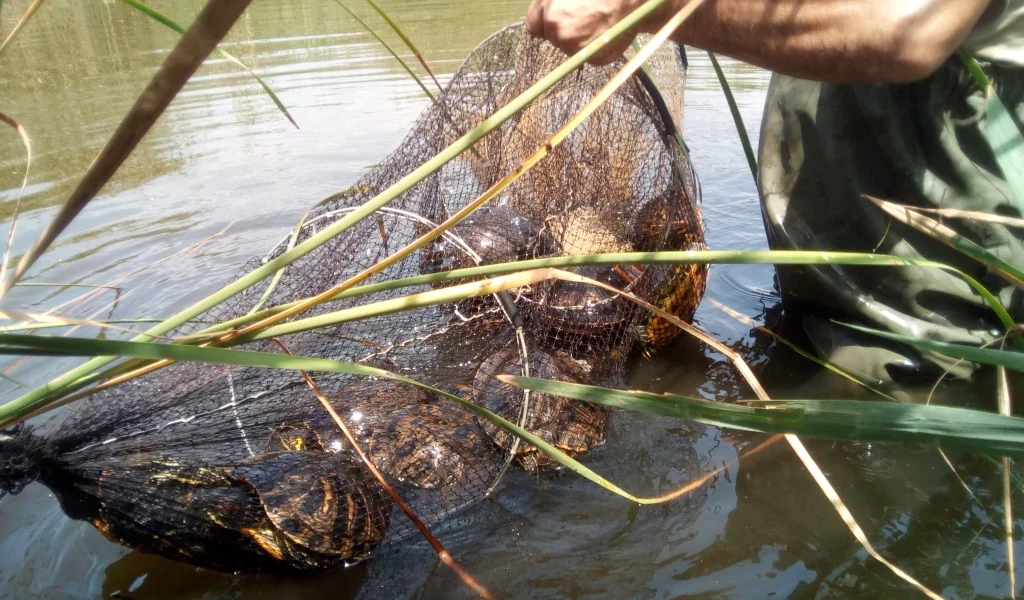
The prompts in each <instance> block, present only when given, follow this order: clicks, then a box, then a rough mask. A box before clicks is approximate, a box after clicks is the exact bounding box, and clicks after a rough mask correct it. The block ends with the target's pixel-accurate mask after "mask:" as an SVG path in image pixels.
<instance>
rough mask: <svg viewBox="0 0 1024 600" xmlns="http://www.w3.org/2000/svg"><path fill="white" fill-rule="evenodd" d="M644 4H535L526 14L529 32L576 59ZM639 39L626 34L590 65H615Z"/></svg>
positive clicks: (612, 0) (540, 0)
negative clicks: (613, 63) (634, 41)
mask: <svg viewBox="0 0 1024 600" xmlns="http://www.w3.org/2000/svg"><path fill="white" fill-rule="evenodd" d="M642 3H643V0H532V1H531V2H530V8H529V9H528V10H527V12H526V31H527V32H529V33H530V34H531V35H534V36H536V37H540V38H544V39H546V40H548V41H549V42H551V43H552V44H553V45H554V46H556V47H558V48H560V49H561V50H562V51H563V52H565V53H566V54H568V55H569V56H572V55H573V54H576V53H577V52H579V51H580V50H581V49H582V48H583V47H584V46H586V45H587V44H589V43H590V42H592V41H594V40H595V39H597V38H598V37H599V36H601V35H602V34H603V33H604V32H606V31H608V29H609V28H611V26H612V25H615V24H616V23H618V22H619V21H621V20H622V19H623V17H625V16H626V15H628V14H629V13H631V12H633V10H635V9H636V8H637V7H638V6H640V5H641V4H642ZM635 36H636V31H627V32H625V33H623V34H622V35H620V36H619V37H618V38H616V39H615V40H613V41H612V42H611V43H610V44H608V45H607V46H605V47H604V48H602V49H601V50H600V51H599V52H598V53H597V54H595V55H594V56H593V57H591V59H590V62H591V63H593V64H598V65H604V64H608V63H611V62H614V61H615V60H616V59H618V58H619V57H620V56H622V54H623V52H625V51H626V48H628V47H629V44H630V42H632V41H633V38H634V37H635Z"/></svg>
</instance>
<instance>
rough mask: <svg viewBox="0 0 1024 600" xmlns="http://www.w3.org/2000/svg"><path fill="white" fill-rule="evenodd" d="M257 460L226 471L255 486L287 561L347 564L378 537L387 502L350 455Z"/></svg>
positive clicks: (285, 454)
mask: <svg viewBox="0 0 1024 600" xmlns="http://www.w3.org/2000/svg"><path fill="white" fill-rule="evenodd" d="M257 459H258V460H254V461H247V462H246V463H245V464H243V465H241V466H238V467H234V468H232V469H231V474H232V475H234V476H236V477H240V478H242V479H244V480H245V481H247V482H248V483H249V484H250V485H252V487H253V488H254V489H255V490H256V493H257V495H258V496H259V499H260V502H261V504H262V506H263V509H264V511H265V512H266V515H267V518H268V519H269V521H270V522H271V523H272V524H273V526H274V527H275V528H276V530H277V532H280V534H283V539H282V536H279V535H275V536H274V539H276V540H279V541H283V542H284V543H283V544H281V545H280V546H279V547H280V549H281V550H282V553H283V554H286V555H289V556H290V557H291V558H292V560H298V559H305V560H307V561H308V562H313V564H318V562H317V561H322V560H331V559H334V562H338V561H344V562H347V563H353V562H356V561H359V560H363V559H365V558H367V557H368V556H369V554H370V552H371V551H372V549H373V548H374V547H375V546H376V545H377V544H378V543H379V542H380V541H381V540H382V539H383V538H384V535H385V533H386V532H387V528H388V523H389V521H390V516H391V500H390V498H389V497H388V496H387V495H386V494H385V493H384V491H383V490H382V489H381V488H380V486H379V485H378V484H377V482H376V481H374V480H372V479H371V478H372V475H370V474H369V473H368V472H367V471H366V470H365V469H364V468H362V465H360V464H357V463H355V462H354V461H353V460H352V459H354V457H353V456H352V455H351V454H350V453H339V454H334V453H330V454H327V453H322V452H275V453H271V454H266V455H263V456H259V457H257ZM275 533H276V532H275ZM254 535H255V534H254ZM266 541H269V540H266ZM271 550H272V547H270V548H268V552H269V551H271ZM311 558H312V559H313V560H312V561H310V559H311Z"/></svg>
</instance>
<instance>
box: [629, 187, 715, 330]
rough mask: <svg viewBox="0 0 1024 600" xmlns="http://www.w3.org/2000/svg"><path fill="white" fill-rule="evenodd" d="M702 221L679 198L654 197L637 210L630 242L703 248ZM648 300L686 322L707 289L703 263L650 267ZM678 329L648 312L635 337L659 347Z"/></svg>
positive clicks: (693, 205)
mask: <svg viewBox="0 0 1024 600" xmlns="http://www.w3.org/2000/svg"><path fill="white" fill-rule="evenodd" d="M703 223H704V218H703V215H702V214H701V211H700V207H699V206H698V205H697V204H696V203H695V202H691V201H689V200H688V199H687V198H686V197H685V196H682V195H676V196H670V197H663V198H659V199H657V200H656V201H654V202H651V203H650V204H648V205H647V206H645V207H644V209H643V210H642V211H641V214H640V218H639V220H638V223H637V227H636V229H635V231H634V234H633V238H634V243H635V244H636V247H637V249H639V250H642V251H648V250H663V249H668V250H707V248H708V247H707V244H706V243H705V242H704V230H703ZM648 269H650V270H651V272H652V274H653V276H652V277H651V278H650V291H649V295H650V297H649V299H648V301H649V302H651V304H654V305H655V306H657V307H658V308H661V309H662V310H664V311H666V312H668V313H669V314H671V315H673V316H675V317H678V318H679V319H680V320H682V321H684V322H690V321H691V320H692V319H693V315H694V313H695V312H696V311H697V306H698V305H699V304H700V301H701V299H702V298H703V297H704V291H705V290H706V288H707V279H708V265H706V264H697V263H691V264H678V265H650V266H649V267H648ZM680 331H681V329H680V328H679V327H677V326H676V325H674V324H672V323H671V322H669V321H668V320H666V319H665V318H663V317H660V316H658V315H653V314H649V316H648V317H647V318H646V319H645V320H644V322H643V323H641V325H640V326H639V327H637V330H636V333H637V339H638V340H639V341H640V342H641V343H642V344H644V345H646V346H649V347H658V346H664V345H665V344H667V343H669V342H670V341H672V340H673V339H675V337H676V336H677V335H679V332H680Z"/></svg>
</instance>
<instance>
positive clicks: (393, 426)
mask: <svg viewBox="0 0 1024 600" xmlns="http://www.w3.org/2000/svg"><path fill="white" fill-rule="evenodd" d="M332 404H333V405H334V407H335V410H337V411H338V413H339V415H340V416H341V417H342V418H343V419H345V421H346V425H347V426H348V427H349V429H350V431H351V432H352V434H353V436H354V437H356V438H357V440H358V441H359V443H360V446H361V447H362V449H363V451H364V452H365V453H366V455H367V457H368V458H369V459H370V461H371V462H372V463H373V465H374V466H375V467H376V468H377V469H379V470H380V471H381V472H382V473H383V474H385V475H386V476H388V477H390V478H392V479H394V480H395V481H398V482H400V483H402V484H404V485H406V486H412V487H415V488H419V489H426V490H435V491H441V492H444V493H446V494H451V493H452V492H451V490H452V489H457V488H458V487H459V486H465V485H467V483H472V482H474V481H480V480H482V479H485V478H487V477H488V476H489V475H494V474H496V473H497V466H496V463H497V457H496V456H495V451H494V447H493V445H492V444H491V443H490V442H489V441H488V440H487V439H486V437H485V436H484V434H483V431H482V430H481V428H480V426H479V425H478V424H477V422H476V420H475V419H474V418H473V417H472V416H471V415H470V414H469V413H468V412H467V411H466V410H465V409H463V408H461V407H459V406H457V405H455V404H454V403H451V402H449V401H446V400H444V399H442V398H440V397H438V396H437V395H436V394H432V393H428V392H427V391H425V390H423V389H422V388H418V387H415V386H412V385H409V384H406V383H402V382H398V381H394V380H389V379H378V380H373V381H367V382H360V383H358V384H356V385H353V386H351V387H349V388H348V389H346V390H345V391H344V393H343V394H341V395H340V396H339V398H337V399H334V400H333V401H332ZM312 429H315V432H313V431H311V430H303V429H302V428H301V427H295V426H291V425H289V426H287V428H286V429H283V430H282V431H281V435H278V436H275V437H273V438H272V441H273V443H276V444H280V445H284V446H289V445H296V446H303V447H316V448H326V449H329V450H331V451H334V452H340V451H343V450H345V451H346V452H347V450H346V449H347V448H348V447H349V443H348V442H347V441H346V440H345V439H344V438H340V436H339V435H337V434H335V432H337V426H336V425H335V424H334V423H333V421H331V420H329V419H325V418H324V417H322V416H318V417H317V421H316V423H315V426H314V427H313V428H312ZM328 436H329V437H328Z"/></svg>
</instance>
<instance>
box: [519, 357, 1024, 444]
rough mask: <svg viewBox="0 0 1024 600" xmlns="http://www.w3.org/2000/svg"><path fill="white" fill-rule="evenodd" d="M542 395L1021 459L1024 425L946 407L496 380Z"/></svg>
mask: <svg viewBox="0 0 1024 600" xmlns="http://www.w3.org/2000/svg"><path fill="white" fill-rule="evenodd" d="M499 379H501V380H502V381H506V382H508V383H512V384H514V385H516V386H519V387H521V388H525V389H530V390H534V391H537V392H540V393H545V394H553V395H557V396H565V397H568V398H575V399H577V400H583V401H586V402H594V403H597V404H603V405H605V406H611V407H614V408H622V409H627V410H633V411H637V412H645V413H649V414H654V415H659V416H665V417H675V418H680V419H687V420H694V421H698V422H701V423H705V424H708V425H714V426H716V427H727V428H730V429H741V430H746V431H757V432H762V433H788V434H795V435H800V436H805V437H812V438H823V439H834V440H861V441H878V442H883V441H886V442H912V443H918V444H926V445H941V446H949V447H961V448H964V449H968V450H972V451H976V452H982V453H986V454H995V455H1003V454H1010V455H1014V456H1019V455H1022V454H1024V419H1021V418H1018V417H1006V416H1002V415H998V414H994V413H989V412H985V411H979V410H971V409H966V408H953V407H948V406H936V405H920V404H902V403H893V402H871V401H864V400H776V401H774V402H771V403H770V408H761V407H756V406H745V405H736V404H729V403H725V402H712V401H709V400H700V399H696V398H687V397H685V396H677V395H674V394H654V393H650V392H640V391H635V390H617V389H611V388H603V387H598V386H592V385H583V384H576V383H567V382H561V381H552V380H547V379H536V378H531V377H517V376H513V375H500V376H499Z"/></svg>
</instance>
